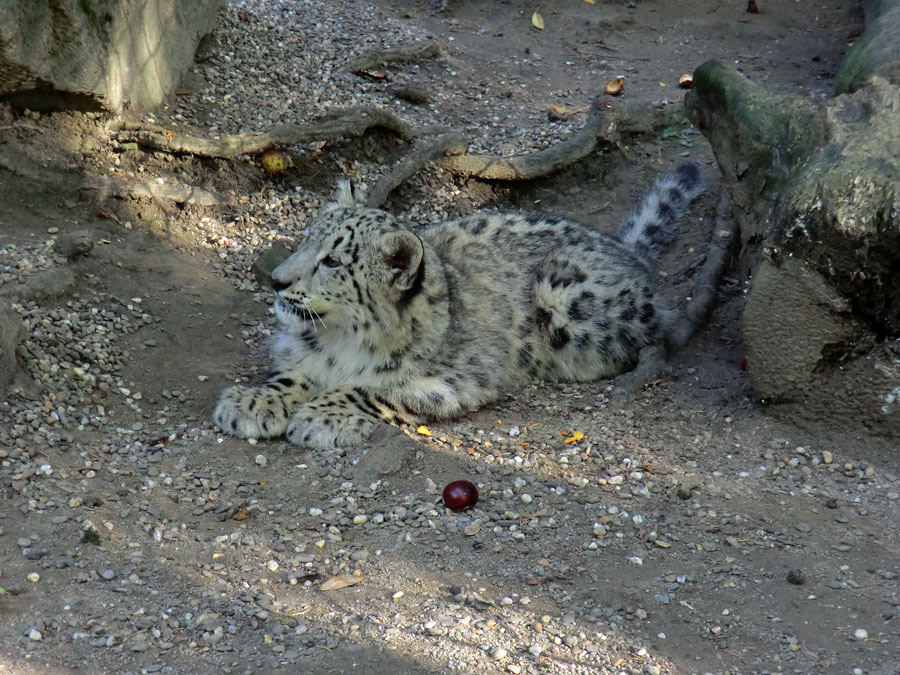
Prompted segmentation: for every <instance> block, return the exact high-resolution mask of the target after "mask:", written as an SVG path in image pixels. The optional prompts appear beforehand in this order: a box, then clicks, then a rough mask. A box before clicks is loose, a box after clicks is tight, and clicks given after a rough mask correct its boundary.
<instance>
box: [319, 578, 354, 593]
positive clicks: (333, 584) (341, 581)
mask: <svg viewBox="0 0 900 675" xmlns="http://www.w3.org/2000/svg"><path fill="white" fill-rule="evenodd" d="M364 578H365V577H348V576H337V577H331V578H330V579H328V580H326V581H323V582H322V585H321V586H320V587H319V588H321V589H322V590H323V591H337V590H339V589H341V588H347V586H355V585H356V584H358V583H360V582H361V581H362V580H363V579H364Z"/></svg>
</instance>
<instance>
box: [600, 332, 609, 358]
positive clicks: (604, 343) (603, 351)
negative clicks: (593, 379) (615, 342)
mask: <svg viewBox="0 0 900 675" xmlns="http://www.w3.org/2000/svg"><path fill="white" fill-rule="evenodd" d="M611 347H612V336H611V335H610V334H609V333H603V334H601V335H599V336H597V339H596V349H597V353H598V354H600V355H601V356H605V357H608V356H609V352H610V348H611Z"/></svg>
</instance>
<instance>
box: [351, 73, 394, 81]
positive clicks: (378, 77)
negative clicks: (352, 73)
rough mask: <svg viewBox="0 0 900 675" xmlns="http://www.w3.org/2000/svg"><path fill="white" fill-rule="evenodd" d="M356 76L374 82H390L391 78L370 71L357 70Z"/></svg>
mask: <svg viewBox="0 0 900 675" xmlns="http://www.w3.org/2000/svg"><path fill="white" fill-rule="evenodd" d="M356 74H357V75H360V76H361V77H366V78H368V79H370V80H374V81H375V82H390V81H391V78H390V77H389V76H388V75H385V74H384V73H376V72H373V71H371V70H357V71H356Z"/></svg>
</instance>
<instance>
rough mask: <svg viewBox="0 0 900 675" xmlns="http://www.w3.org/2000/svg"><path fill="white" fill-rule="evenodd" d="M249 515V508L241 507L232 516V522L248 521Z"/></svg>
mask: <svg viewBox="0 0 900 675" xmlns="http://www.w3.org/2000/svg"><path fill="white" fill-rule="evenodd" d="M248 515H249V514H248V513H247V507H246V506H241V507H240V508H239V509H237V510H236V511H235V512H234V513H232V514H231V519H232V520H247V516H248Z"/></svg>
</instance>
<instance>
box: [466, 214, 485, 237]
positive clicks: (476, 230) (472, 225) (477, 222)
mask: <svg viewBox="0 0 900 675" xmlns="http://www.w3.org/2000/svg"><path fill="white" fill-rule="evenodd" d="M489 222H490V221H489V219H488V217H487V216H480V217H478V218H475V219H474V220H471V221H469V232H471V233H472V234H481V233H482V232H484V228H486V227H487V226H488V223H489Z"/></svg>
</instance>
